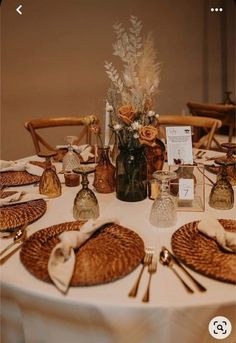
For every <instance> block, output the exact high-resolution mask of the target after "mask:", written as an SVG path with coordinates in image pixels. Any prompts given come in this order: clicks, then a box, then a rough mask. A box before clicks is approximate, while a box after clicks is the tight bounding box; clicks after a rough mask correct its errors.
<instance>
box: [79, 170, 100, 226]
mask: <svg viewBox="0 0 236 343" xmlns="http://www.w3.org/2000/svg"><path fill="white" fill-rule="evenodd" d="M74 172H75V173H78V174H81V175H82V182H81V184H82V189H81V190H80V191H79V192H78V193H77V195H76V197H75V200H74V207H73V216H74V218H75V219H77V220H78V219H79V220H89V219H97V218H98V217H99V205H98V201H97V198H96V196H95V194H94V192H93V191H92V190H91V189H89V187H88V185H89V181H88V174H90V173H94V172H95V169H94V168H89V167H87V166H80V167H79V168H76V169H74Z"/></svg>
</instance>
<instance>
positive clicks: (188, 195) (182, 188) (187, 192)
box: [179, 179, 194, 200]
mask: <svg viewBox="0 0 236 343" xmlns="http://www.w3.org/2000/svg"><path fill="white" fill-rule="evenodd" d="M179 199H180V200H193V199H194V180H193V179H179Z"/></svg>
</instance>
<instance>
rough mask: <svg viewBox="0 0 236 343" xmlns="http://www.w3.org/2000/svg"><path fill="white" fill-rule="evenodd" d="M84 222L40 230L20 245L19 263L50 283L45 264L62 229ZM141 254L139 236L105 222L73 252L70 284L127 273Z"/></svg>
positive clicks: (98, 281)
mask: <svg viewBox="0 0 236 343" xmlns="http://www.w3.org/2000/svg"><path fill="white" fill-rule="evenodd" d="M83 223H84V222H81V221H80V222H79V221H76V222H68V223H63V224H58V225H54V226H51V227H48V228H46V229H42V230H40V231H38V232H36V233H35V234H33V235H32V236H30V237H29V238H28V239H27V240H26V241H25V242H24V244H23V247H22V249H21V253H20V259H21V262H22V263H23V264H24V266H25V267H26V269H27V270H28V271H29V272H30V273H32V274H33V275H34V276H35V277H37V278H39V279H40V280H43V281H46V282H51V280H50V277H49V275H48V270H47V265H48V259H49V256H50V253H51V251H52V249H53V247H54V246H55V245H56V244H57V243H58V242H59V239H58V235H59V234H60V233H61V232H63V231H70V230H79V228H80V227H81V225H82V224H83ZM143 257H144V243H143V241H142V239H141V238H140V237H139V236H138V235H137V234H136V233H135V232H133V231H131V230H130V229H127V228H125V227H122V226H120V225H116V224H108V225H107V226H105V227H103V228H102V229H99V230H98V231H97V232H95V234H94V235H93V236H92V237H91V238H90V239H89V240H88V241H87V242H85V244H84V245H83V246H81V247H80V248H79V249H77V251H76V263H75V269H74V274H73V277H72V280H71V284H70V285H71V286H91V285H97V284H102V283H106V282H110V281H114V280H116V279H119V278H122V277H123V276H125V275H127V274H128V273H130V272H131V271H132V270H133V269H134V268H135V267H137V266H138V264H139V263H140V262H141V260H142V259H143Z"/></svg>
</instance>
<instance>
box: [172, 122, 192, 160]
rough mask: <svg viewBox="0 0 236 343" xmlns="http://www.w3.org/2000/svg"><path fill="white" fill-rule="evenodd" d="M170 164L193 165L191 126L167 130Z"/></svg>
mask: <svg viewBox="0 0 236 343" xmlns="http://www.w3.org/2000/svg"><path fill="white" fill-rule="evenodd" d="M166 137H167V155H168V164H169V165H174V164H193V151H192V150H193V149H192V132H191V127H190V126H174V127H167V128H166Z"/></svg>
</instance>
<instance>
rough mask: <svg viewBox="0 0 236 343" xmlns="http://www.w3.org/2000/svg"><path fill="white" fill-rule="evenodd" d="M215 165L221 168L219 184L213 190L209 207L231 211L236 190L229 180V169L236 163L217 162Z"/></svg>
mask: <svg viewBox="0 0 236 343" xmlns="http://www.w3.org/2000/svg"><path fill="white" fill-rule="evenodd" d="M215 163H217V164H219V165H220V166H221V168H220V172H219V175H218V179H217V182H216V183H215V184H214V186H213V187H212V189H211V193H210V197H209V205H210V206H211V207H213V208H216V209H218V210H229V209H231V208H232V207H233V206H234V190H233V188H232V185H231V184H230V182H229V181H228V179H227V176H228V174H227V167H228V166H230V165H234V164H235V162H226V161H223V160H216V161H215Z"/></svg>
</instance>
